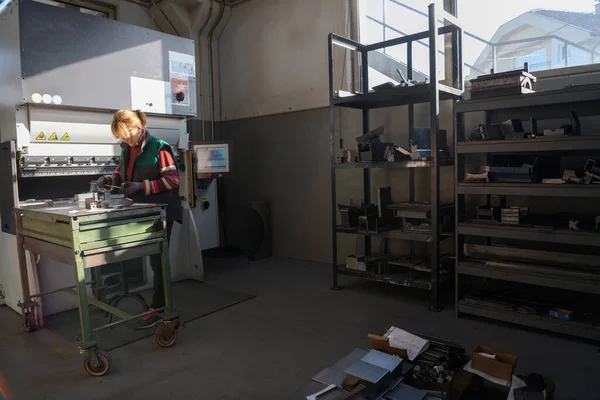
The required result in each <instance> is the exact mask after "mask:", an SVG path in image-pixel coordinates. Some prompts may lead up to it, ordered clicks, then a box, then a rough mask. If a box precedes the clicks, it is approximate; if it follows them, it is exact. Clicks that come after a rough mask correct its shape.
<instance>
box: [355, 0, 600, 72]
mask: <svg viewBox="0 0 600 400" xmlns="http://www.w3.org/2000/svg"><path fill="white" fill-rule="evenodd" d="M443 6H444V7H443V8H444V11H446V12H448V13H450V14H451V15H455V16H456V15H457V14H458V18H459V20H460V0H443ZM356 7H357V10H358V11H357V13H358V15H360V13H361V12H363V11H361V10H360V6H359V1H357V2H356ZM383 11H384V12H385V7H384V9H383ZM361 19H362V17H359V18H358V21H359V24H360V21H361ZM385 27H386V25H383V26H382V28H383V29H384V32H383V34H384V35H385ZM358 31H359V32H360V27H359V28H358ZM463 34H468V32H466V31H464V32H463ZM567 57H568V54H567ZM562 61H564V57H563V60H562ZM590 73H592V74H595V73H600V62H595V63H591V64H586V65H577V66H569V67H562V68H553V69H547V70H543V71H536V72H535V76H536V77H537V78H538V79H540V78H541V79H543V78H560V77H564V76H567V75H580V74H590ZM469 81H470V80H466V79H465V83H467V82H469Z"/></svg>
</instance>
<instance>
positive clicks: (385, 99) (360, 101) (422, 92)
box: [333, 83, 463, 110]
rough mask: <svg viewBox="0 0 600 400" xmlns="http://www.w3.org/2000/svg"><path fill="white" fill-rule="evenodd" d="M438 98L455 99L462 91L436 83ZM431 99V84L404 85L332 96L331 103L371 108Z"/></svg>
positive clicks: (423, 101) (357, 107) (365, 108)
mask: <svg viewBox="0 0 600 400" xmlns="http://www.w3.org/2000/svg"><path fill="white" fill-rule="evenodd" d="M438 85H439V86H438V87H439V92H440V100H455V99H457V98H459V97H460V96H461V95H462V93H463V91H462V90H459V89H455V88H453V87H450V86H446V85H443V84H441V83H440V84H438ZM430 99H431V84H421V85H415V86H404V87H397V88H393V89H387V90H380V91H378V92H369V93H366V94H355V95H351V96H346V97H334V99H333V104H334V105H336V106H339V107H349V108H356V109H360V110H371V109H376V108H384V107H397V106H404V105H408V104H417V103H429V101H430Z"/></svg>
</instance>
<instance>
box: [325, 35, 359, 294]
mask: <svg viewBox="0 0 600 400" xmlns="http://www.w3.org/2000/svg"><path fill="white" fill-rule="evenodd" d="M327 50H328V55H329V147H330V157H329V158H330V160H329V163H330V171H329V175H330V180H331V246H332V247H331V268H332V273H333V277H332V278H333V282H332V286H331V288H332V289H339V287H338V276H337V231H336V226H337V201H336V193H335V191H336V182H335V147H336V146H335V139H336V137H335V107H334V106H333V91H334V86H333V34H330V35H329V40H328V43H327ZM361 84H362V82H361Z"/></svg>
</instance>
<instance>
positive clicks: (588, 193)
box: [457, 177, 600, 198]
mask: <svg viewBox="0 0 600 400" xmlns="http://www.w3.org/2000/svg"><path fill="white" fill-rule="evenodd" d="M460 178H461V179H462V178H463V177H460ZM597 186H598V185H583V184H580V185H577V184H562V185H561V184H545V183H499V182H494V183H469V182H460V183H459V184H458V187H457V191H458V193H460V194H479V195H483V194H485V195H506V196H536V197H539V196H541V197H579V198H597V197H600V188H599V187H597Z"/></svg>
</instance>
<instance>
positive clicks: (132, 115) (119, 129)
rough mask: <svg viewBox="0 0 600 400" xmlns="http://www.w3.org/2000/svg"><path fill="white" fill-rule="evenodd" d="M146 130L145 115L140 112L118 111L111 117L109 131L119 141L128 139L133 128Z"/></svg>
mask: <svg viewBox="0 0 600 400" xmlns="http://www.w3.org/2000/svg"><path fill="white" fill-rule="evenodd" d="M138 126H139V127H141V128H142V129H146V115H144V113H143V112H142V111H140V110H135V111H133V110H119V111H117V112H116V113H115V115H113V120H112V124H111V125H110V130H111V132H112V134H113V136H114V137H115V138H117V139H120V140H125V139H129V137H130V136H131V132H130V131H131V130H132V129H133V128H135V127H138Z"/></svg>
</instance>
